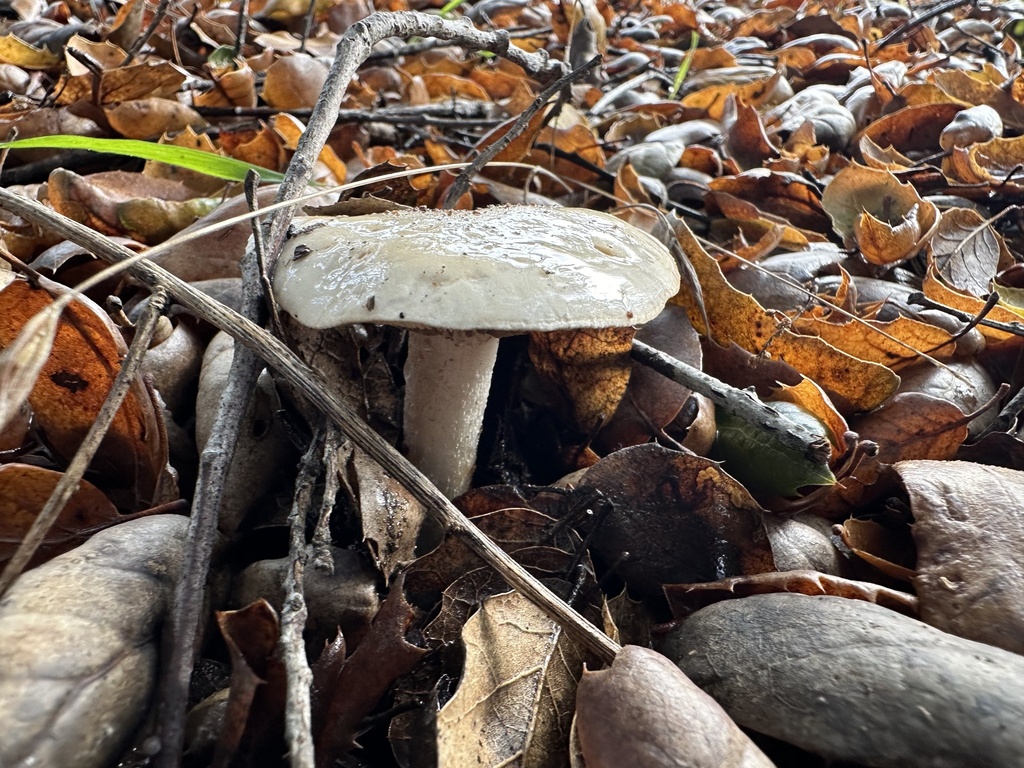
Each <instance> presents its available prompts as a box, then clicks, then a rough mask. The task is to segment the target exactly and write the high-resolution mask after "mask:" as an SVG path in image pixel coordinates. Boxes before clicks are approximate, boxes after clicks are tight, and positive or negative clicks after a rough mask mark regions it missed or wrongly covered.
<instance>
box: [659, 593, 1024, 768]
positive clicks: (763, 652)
mask: <svg viewBox="0 0 1024 768" xmlns="http://www.w3.org/2000/svg"><path fill="white" fill-rule="evenodd" d="M662 650H663V652H664V653H665V655H667V656H668V657H669V658H670V659H672V660H674V661H675V662H676V663H677V664H678V665H679V667H680V669H682V670H683V672H685V673H686V674H687V676H688V677H690V679H692V680H693V681H694V682H695V683H697V685H699V686H700V687H701V688H703V689H704V690H705V692H707V693H710V694H711V695H712V696H714V697H715V700H716V701H718V702H719V704H721V705H722V706H723V708H724V709H725V711H726V712H728V713H729V715H730V716H731V717H732V718H733V719H734V720H736V722H738V723H739V724H740V725H743V726H745V727H747V728H752V729H754V730H756V731H760V732H761V733H765V734H768V735H771V736H774V737H775V738H780V739H783V740H785V741H788V742H790V743H791V744H796V745H798V746H800V747H801V748H803V749H806V750H808V751H810V752H814V753H815V754H819V755H822V756H823V757H826V758H827V759H829V760H845V761H851V762H854V763H862V764H866V765H871V766H879V768H888V767H889V766H892V767H893V768H895V767H896V766H922V767H923V766H932V767H933V768H956V767H958V766H963V765H977V766H991V767H992V768H996V766H1004V765H1012V764H1013V763H1014V762H1015V761H1017V760H1018V759H1019V757H1020V755H1021V754H1024V734H1022V733H1021V730H1020V729H1019V728H1017V726H1016V722H1017V720H1018V718H1019V717H1021V715H1022V714H1024V698H1022V697H1024V693H1022V690H1021V686H1020V685H1019V681H1020V680H1021V679H1024V659H1022V658H1021V657H1020V656H1017V655H1016V654H1012V653H1009V652H1007V651H1003V650H1000V649H998V648H993V647H992V646H989V645H983V644H981V643H975V642H973V641H970V640H964V639H962V638H959V637H954V636H953V635H947V634H945V633H944V632H940V631H939V630H937V629H934V628H933V627H929V626H928V625H927V624H922V623H921V622H919V621H915V620H914V619H910V618H907V617H906V616H901V615H900V614H898V613H895V612H893V611H890V610H888V609H887V608H882V607H880V606H877V605H872V604H871V603H867V602H864V601H861V600H847V599H845V598H841V597H808V596H805V595H789V594H770V595H756V596H753V597H745V598H743V599H741V600H727V601H725V602H721V603H716V604H715V605H712V606H709V607H707V608H704V609H703V610H700V611H698V612H697V613H695V614H693V615H692V616H690V617H689V618H688V619H686V620H685V621H684V622H683V623H682V625H681V626H680V627H679V629H676V630H673V632H672V633H670V634H669V636H668V638H667V640H666V642H665V644H664V648H663V649H662ZM909 691H914V695H913V696H909V695H908V692H909ZM922 702H927V705H926V712H927V714H925V713H924V712H922V711H921V709H920V707H921V706H922Z"/></svg>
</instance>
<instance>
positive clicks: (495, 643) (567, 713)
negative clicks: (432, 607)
mask: <svg viewBox="0 0 1024 768" xmlns="http://www.w3.org/2000/svg"><path fill="white" fill-rule="evenodd" d="M462 639H463V643H464V644H465V646H466V663H465V669H464V671H463V674H462V680H461V681H460V683H459V688H458V690H457V691H456V692H455V695H454V696H453V697H452V698H451V700H450V701H449V702H448V703H447V704H446V705H445V706H444V708H443V709H442V710H441V711H440V712H439V713H438V716H437V733H438V766H439V768H458V767H459V766H465V765H478V766H492V767H494V768H497V766H505V765H509V764H512V763H518V764H520V765H530V766H537V768H544V767H545V766H551V768H555V767H556V766H557V767H559V768H560V767H561V766H563V765H565V762H566V759H567V754H568V747H569V728H570V726H571V723H572V711H573V702H574V701H575V697H576V682H577V680H578V679H579V676H580V675H581V674H582V672H583V662H584V652H583V649H582V648H580V647H579V646H578V645H576V644H575V643H574V642H573V641H572V640H571V639H570V638H568V637H566V636H565V634H564V633H563V632H562V630H561V628H560V627H559V626H558V625H557V624H555V623H554V622H553V621H552V620H551V619H549V618H548V617H547V616H546V615H544V614H543V613H542V612H541V610H540V609H539V608H537V607H536V606H535V605H533V604H532V603H531V602H529V601H528V600H527V599H526V598H525V597H523V596H522V595H521V594H520V593H518V592H508V593H506V594H503V595H497V596H495V597H492V598H489V599H488V600H486V601H485V602H484V604H483V605H482V606H481V608H480V610H479V612H477V613H476V614H475V615H474V616H473V617H472V618H471V619H470V620H469V621H468V622H467V623H466V627H465V629H464V630H463V634H462Z"/></svg>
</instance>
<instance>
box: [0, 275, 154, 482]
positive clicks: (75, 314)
mask: <svg viewBox="0 0 1024 768" xmlns="http://www.w3.org/2000/svg"><path fill="white" fill-rule="evenodd" d="M42 284H43V285H45V286H47V288H48V290H43V288H41V287H40V288H33V287H32V286H31V285H30V284H29V283H27V282H25V281H23V280H16V281H15V282H13V283H11V284H10V285H8V286H7V287H6V288H5V289H4V290H3V291H2V292H0V346H2V347H5V348H9V347H10V345H11V344H12V343H13V342H14V340H15V339H16V338H17V336H18V334H19V332H20V331H21V329H22V327H24V326H25V324H26V323H28V322H30V321H31V318H33V317H34V316H36V315H38V314H39V313H41V312H42V311H43V310H44V309H46V308H47V307H49V306H50V305H51V304H52V303H53V299H52V298H51V296H50V292H49V291H53V292H54V293H63V292H66V291H67V289H66V288H63V287H62V286H59V285H58V284H57V283H52V282H50V281H48V280H44V281H43V282H42ZM38 351H39V352H40V353H41V354H42V355H46V353H45V351H44V349H42V348H40V349H39V350H38ZM126 353H127V348H126V347H125V344H124V341H122V339H121V334H120V333H119V332H118V331H117V329H116V328H115V327H114V325H113V323H112V322H111V321H110V319H109V318H108V317H107V316H106V314H105V313H104V312H103V310H101V309H100V308H99V307H98V306H96V305H95V304H94V303H93V302H92V301H90V300H89V299H86V298H85V297H81V298H79V299H76V300H75V301H73V302H71V303H70V304H69V305H68V307H67V308H66V309H65V310H64V312H63V313H62V315H61V316H60V321H59V323H58V325H57V329H56V336H55V337H54V340H53V344H52V347H51V349H50V350H49V355H48V356H45V358H44V362H43V365H42V369H41V372H40V375H39V377H38V379H37V380H36V383H35V386H34V387H33V389H32V392H31V394H30V395H29V403H30V405H31V406H32V409H33V411H34V412H35V417H36V423H37V425H38V426H39V429H40V430H41V431H42V434H43V437H44V439H45V441H46V443H47V444H48V445H49V446H50V448H52V449H53V451H54V452H55V453H57V454H58V455H59V456H60V457H61V458H63V459H65V460H67V459H70V458H71V457H72V456H73V455H74V453H75V451H77V450H78V447H79V445H80V444H81V442H82V438H84V437H85V434H86V432H88V430H89V428H90V427H91V426H92V423H93V422H94V421H95V420H96V414H97V413H98V412H99V409H100V407H101V406H102V405H103V401H104V400H105V399H106V397H107V393H108V392H109V391H110V388H111V386H112V385H113V382H114V377H115V376H116V375H117V372H118V370H119V369H120V366H121V359H122V358H123V357H124V355H125V354H126ZM166 464H167V436H166V434H165V432H164V425H163V418H162V416H161V415H160V410H159V408H158V406H157V405H156V402H155V400H154V397H153V394H152V392H151V390H149V389H148V388H147V387H146V385H145V383H144V382H143V380H142V377H141V376H140V377H137V378H136V380H135V382H134V383H133V384H132V387H131V389H130V390H129V392H128V396H127V397H126V398H125V401H124V403H123V404H122V405H121V408H120V409H119V410H118V412H117V415H116V416H115V417H114V422H113V424H112V425H111V428H110V430H109V431H108V432H107V435H106V437H105V438H104V440H103V442H102V443H101V445H100V448H99V451H98V452H97V453H96V456H95V458H94V459H93V461H92V465H91V468H92V469H93V470H94V471H96V472H99V473H101V474H102V475H104V476H105V477H107V478H109V479H110V480H112V481H114V482H117V483H118V484H126V485H127V486H128V487H129V488H131V489H132V490H133V492H134V494H135V496H136V497H137V498H138V500H139V501H140V502H150V501H154V499H153V494H154V493H155V491H156V487H157V481H158V480H159V478H160V475H161V473H162V472H163V469H164V466H165V465H166Z"/></svg>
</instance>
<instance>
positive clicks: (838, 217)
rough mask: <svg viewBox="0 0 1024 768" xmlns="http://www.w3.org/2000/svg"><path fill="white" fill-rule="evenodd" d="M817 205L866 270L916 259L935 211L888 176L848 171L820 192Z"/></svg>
mask: <svg viewBox="0 0 1024 768" xmlns="http://www.w3.org/2000/svg"><path fill="white" fill-rule="evenodd" d="M821 204H822V206H823V207H824V208H825V211H826V213H828V215H829V216H830V217H831V218H832V223H833V225H834V226H835V229H836V232H838V233H839V234H840V235H841V236H842V237H843V239H844V240H845V241H846V243H847V244H848V245H857V247H859V248H860V250H861V253H862V254H863V255H864V258H866V259H867V260H868V261H869V262H871V263H872V264H880V265H891V264H895V263H898V262H901V261H905V260H907V259H909V258H910V257H912V256H914V255H916V254H917V253H918V251H920V250H921V248H923V247H924V246H925V244H926V243H927V242H928V241H929V240H930V239H931V237H932V235H933V234H934V232H935V228H936V226H938V222H939V210H938V208H937V207H936V205H935V203H933V202H931V201H929V200H924V199H922V198H921V196H920V195H919V194H918V193H917V191H916V190H915V189H914V188H913V187H912V186H911V185H910V184H904V183H901V182H900V181H899V180H898V179H897V178H896V177H895V176H894V175H893V174H892V173H890V172H889V171H880V170H877V169H874V168H866V167H864V166H862V165H857V164H854V165H851V166H849V167H848V168H845V169H843V170H842V171H840V172H839V173H837V174H836V176H835V178H834V179H832V181H831V182H829V185H828V186H827V187H825V191H824V192H823V193H822V196H821Z"/></svg>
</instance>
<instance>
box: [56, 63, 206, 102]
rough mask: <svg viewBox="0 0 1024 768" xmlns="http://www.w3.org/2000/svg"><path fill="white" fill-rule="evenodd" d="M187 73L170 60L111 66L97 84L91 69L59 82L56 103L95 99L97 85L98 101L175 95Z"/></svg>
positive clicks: (119, 100)
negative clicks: (128, 65) (127, 65)
mask: <svg viewBox="0 0 1024 768" xmlns="http://www.w3.org/2000/svg"><path fill="white" fill-rule="evenodd" d="M187 79H188V74H187V73H186V72H185V71H184V70H183V69H181V68H180V67H177V66H175V65H174V64H171V62H169V61H160V62H154V63H152V64H135V65H133V66H130V67H118V68H117V69H108V70H106V71H104V72H103V74H102V75H101V76H100V81H99V85H96V83H95V81H94V77H93V75H92V73H91V72H90V73H87V74H84V75H76V76H73V77H68V76H65V77H64V78H63V79H62V80H61V82H60V83H58V85H57V104H61V105H65V104H74V103H75V102H76V101H90V102H91V101H92V99H93V93H94V89H96V90H95V92H96V94H97V96H98V102H97V103H99V104H104V105H106V104H119V103H121V102H125V101H132V100H134V99H145V98H163V99H172V98H174V94H175V93H177V92H178V90H179V89H180V88H181V86H182V85H183V84H184V82H185V80H187Z"/></svg>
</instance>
